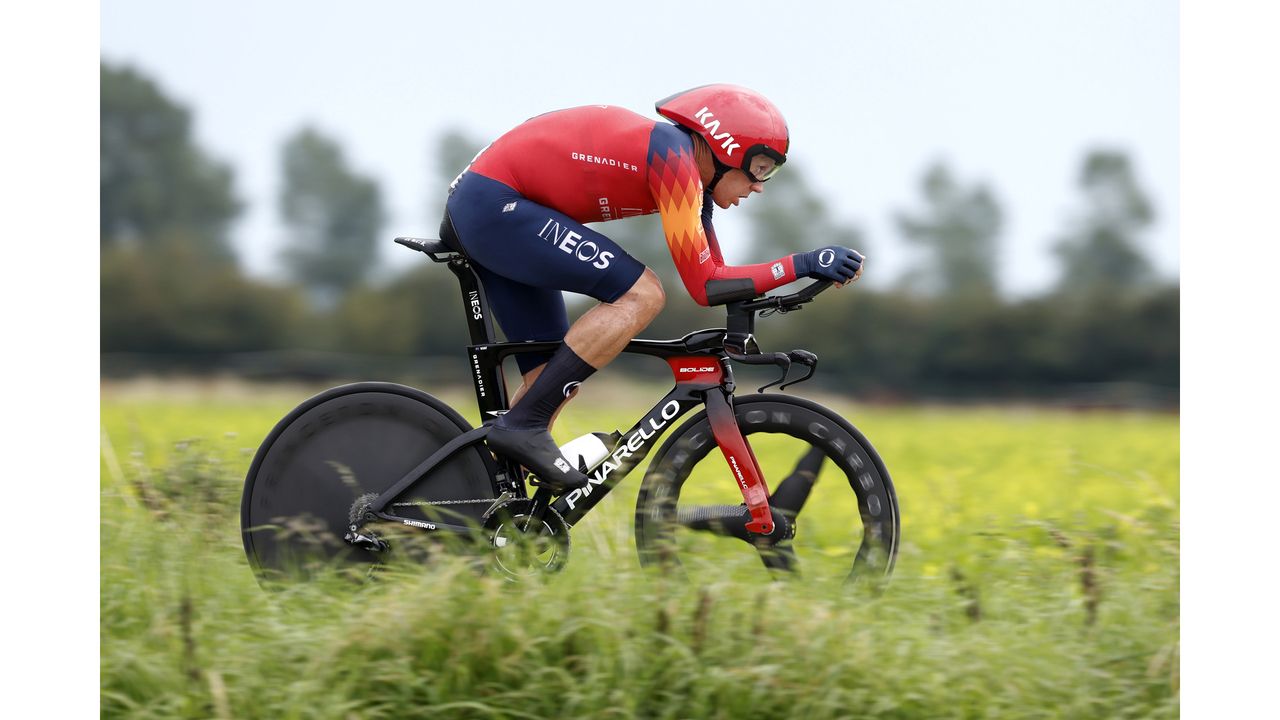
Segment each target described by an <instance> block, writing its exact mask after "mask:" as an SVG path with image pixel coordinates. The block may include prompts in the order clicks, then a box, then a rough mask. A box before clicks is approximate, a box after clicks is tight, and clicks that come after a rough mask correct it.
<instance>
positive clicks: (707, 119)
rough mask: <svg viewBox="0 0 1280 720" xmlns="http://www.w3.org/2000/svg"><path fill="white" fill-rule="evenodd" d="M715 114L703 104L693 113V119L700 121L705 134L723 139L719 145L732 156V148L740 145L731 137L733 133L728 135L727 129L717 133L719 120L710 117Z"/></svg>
mask: <svg viewBox="0 0 1280 720" xmlns="http://www.w3.org/2000/svg"><path fill="white" fill-rule="evenodd" d="M715 116H716V114H715V113H713V112H711V111H710V108H708V107H706V106H705V105H704V106H703V107H702V109H701V110H699V111H698V112H696V113H694V114H693V117H694V119H695V120H697V121H698V122H700V123H702V127H704V128H706V129H707V134H708V135H710V136H711V139H712V140H724V143H722V144H721V145H720V147H722V148H724V151H725V154H726V155H728V156H730V157H733V150H734V148H737V147H740V146H739V145H738V143H737V142H736V141H735V140H734V139H733V135H730V134H729V133H728V132H727V131H726V132H722V133H719V134H717V131H718V130H719V129H720V121H719V120H712V119H711V118H713V117H715Z"/></svg>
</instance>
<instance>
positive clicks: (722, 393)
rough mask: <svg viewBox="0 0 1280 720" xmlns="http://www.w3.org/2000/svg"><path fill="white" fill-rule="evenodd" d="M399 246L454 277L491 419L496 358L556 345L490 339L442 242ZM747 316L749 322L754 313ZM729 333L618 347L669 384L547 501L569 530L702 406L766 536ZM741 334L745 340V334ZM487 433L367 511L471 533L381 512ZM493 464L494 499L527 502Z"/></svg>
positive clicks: (499, 409) (501, 400) (768, 515)
mask: <svg viewBox="0 0 1280 720" xmlns="http://www.w3.org/2000/svg"><path fill="white" fill-rule="evenodd" d="M397 242H400V240H397ZM401 244H404V245H406V246H408V247H412V248H414V249H417V250H420V251H422V252H424V253H426V254H427V255H429V256H430V257H431V259H432V260H435V261H436V262H446V263H448V266H449V269H450V270H451V271H453V273H454V275H456V276H457V278H458V282H459V285H460V286H461V291H462V301H463V306H464V308H465V312H466V322H467V331H468V333H469V335H470V339H471V343H472V344H471V345H469V346H468V347H467V356H468V364H469V365H470V367H471V380H472V384H473V385H474V387H475V393H476V402H477V405H478V406H479V409H480V415H481V417H482V418H490V417H493V418H496V417H498V416H499V415H501V414H502V413H503V412H505V411H506V410H507V408H508V395H507V387H506V379H505V376H504V375H503V372H502V362H503V360H505V359H506V358H508V357H511V356H513V355H516V354H518V353H527V352H552V351H554V350H556V349H557V348H558V347H560V345H561V343H560V342H535V341H530V342H502V343H499V342H494V339H495V338H494V331H493V321H492V318H491V316H490V314H489V306H488V301H487V299H486V297H485V293H484V288H483V287H482V286H481V284H480V281H479V278H477V277H476V274H475V272H474V271H473V270H472V269H471V265H470V262H469V261H468V260H467V258H466V257H465V256H463V255H462V253H459V252H457V251H456V250H452V249H450V248H448V247H447V246H445V245H443V244H442V243H434V242H430V241H413V242H412V243H410V242H402V243H401ZM749 317H750V318H752V319H753V318H754V314H753V313H752V314H751V315H750V316H749ZM741 329H747V330H749V329H750V323H749V322H748V324H747V326H746V327H745V328H739V330H741ZM730 331H731V329H724V328H720V329H709V330H700V331H698V332H694V333H690V334H689V335H686V336H685V337H683V338H681V339H679V340H642V339H635V340H632V341H631V342H630V343H628V344H627V346H626V347H625V348H624V349H623V352H625V353H631V354H638V355H649V356H652V357H655V358H659V359H662V360H664V361H665V362H666V363H667V365H668V366H669V367H670V369H671V372H672V374H673V375H674V378H675V387H674V388H672V389H671V391H670V392H668V393H667V394H666V396H664V397H663V398H662V399H661V400H659V401H658V403H657V404H656V405H654V406H653V408H652V409H651V410H649V412H647V413H646V414H645V415H644V416H643V417H642V418H641V419H640V420H639V421H638V422H637V423H636V424H635V425H634V426H632V428H631V429H630V430H629V431H628V432H626V433H625V434H623V436H622V440H621V441H620V442H619V443H618V444H617V445H616V446H615V447H614V448H613V450H612V452H611V453H610V454H609V455H608V456H607V457H606V458H605V459H604V460H602V461H601V462H600V463H599V464H598V465H597V466H596V467H594V468H591V469H590V471H589V472H588V473H587V474H588V477H589V479H590V484H589V485H587V486H586V487H585V488H583V489H580V490H572V491H570V492H569V493H567V494H565V495H563V496H561V497H559V498H557V499H556V501H555V502H553V503H551V504H550V507H551V508H552V509H554V510H555V511H556V512H557V513H559V514H560V516H561V517H562V518H564V520H565V522H566V523H567V524H568V525H570V526H572V525H574V524H576V523H577V522H578V521H579V520H581V519H582V517H583V516H585V515H586V514H587V513H588V512H590V511H591V509H592V508H594V507H595V506H596V505H597V504H598V503H599V502H600V501H601V500H602V499H603V498H604V496H605V495H607V494H609V492H610V491H611V490H613V488H614V487H616V486H617V485H618V484H619V483H620V482H621V481H622V480H623V479H624V478H625V477H626V476H627V475H628V474H629V473H630V472H631V471H632V470H634V469H635V468H636V466H638V465H639V464H640V463H641V462H642V461H643V460H644V459H645V457H647V456H648V454H649V452H650V451H651V450H652V449H653V447H654V445H655V444H656V443H657V441H658V439H659V438H660V437H661V436H662V435H663V434H664V432H665V431H666V430H668V429H670V427H671V426H672V424H673V423H674V422H675V420H677V419H678V418H680V417H681V416H683V415H684V414H686V413H687V412H689V411H690V410H694V409H696V408H698V407H700V406H705V407H706V409H707V415H708V417H709V419H710V423H711V429H712V433H713V435H714V437H715V441H716V443H717V445H718V446H719V447H720V450H721V452H722V453H723V454H724V457H725V462H726V463H727V465H728V468H729V470H730V471H731V472H732V474H733V477H734V478H735V479H736V481H737V484H738V487H739V490H740V491H741V492H742V497H743V500H744V501H745V502H746V505H747V509H748V510H749V512H750V516H751V519H750V521H749V522H748V523H747V525H746V528H747V529H748V530H749V531H751V532H754V533H759V534H762V535H770V534H771V533H772V532H773V531H774V528H775V522H774V516H773V514H772V512H771V510H770V509H769V502H768V499H769V490H768V487H767V486H766V484H765V480H764V475H763V473H762V472H761V471H760V465H759V463H758V462H757V461H756V457H755V454H754V453H753V452H752V450H751V445H750V444H749V443H748V442H747V439H746V437H744V436H743V435H742V432H741V430H739V428H738V423H737V420H736V418H735V416H734V411H733V393H734V389H735V384H734V379H733V370H732V368H731V367H730V364H729V360H730V352H729V351H728V350H726V348H725V339H726V337H727V336H728V334H729V333H730ZM747 336H748V337H749V333H747ZM488 432H489V427H488V426H481V427H479V428H476V429H474V430H471V431H469V432H466V433H464V434H462V435H460V436H459V437H457V438H454V440H452V441H450V442H449V443H447V444H446V445H445V446H444V447H442V448H440V449H439V450H437V451H436V452H435V453H433V454H432V455H431V457H429V458H427V459H426V460H424V461H423V462H422V463H420V464H419V465H418V466H417V467H415V468H414V469H412V470H410V471H409V472H408V473H406V474H405V476H404V477H402V478H401V479H400V480H399V481H398V482H396V483H395V484H394V485H392V486H391V487H390V488H388V489H387V490H386V491H385V492H383V493H382V494H381V495H379V496H378V498H377V500H375V501H374V502H373V503H372V504H371V505H370V507H369V509H370V510H371V511H372V512H373V514H374V515H375V516H377V517H379V518H382V519H384V520H388V521H391V522H399V523H403V524H408V525H412V526H414V527H418V528H421V529H424V530H445V531H452V532H459V533H472V532H475V528H473V527H468V526H463V525H452V524H448V523H442V522H430V523H427V522H422V521H418V520H410V519H408V518H402V517H400V516H397V515H394V514H393V513H391V512H388V510H387V508H388V506H389V505H390V504H391V503H392V502H393V501H394V500H395V499H396V498H397V497H399V496H400V495H402V494H403V493H404V492H405V491H406V490H408V489H409V488H411V487H413V486H414V485H415V484H416V483H418V482H420V481H422V480H423V479H425V478H426V477H428V476H429V475H430V473H431V470H432V469H433V468H435V467H437V466H438V465H440V464H441V463H443V462H444V461H446V460H447V459H448V458H449V457H451V456H452V455H454V454H455V453H457V452H459V451H461V450H463V449H465V448H467V447H470V446H472V445H476V444H478V443H481V442H483V440H484V437H485V435H487V434H488ZM498 467H499V471H498V472H497V473H496V475H495V477H493V478H492V482H493V491H494V495H495V496H499V497H500V496H502V495H504V494H505V495H507V496H509V497H520V498H523V497H528V495H527V491H526V489H525V484H524V481H523V479H522V477H521V475H520V473H519V467H518V466H517V465H516V464H515V463H512V462H509V461H507V460H505V459H503V458H499V459H498Z"/></svg>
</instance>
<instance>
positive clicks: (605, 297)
mask: <svg viewBox="0 0 1280 720" xmlns="http://www.w3.org/2000/svg"><path fill="white" fill-rule="evenodd" d="M448 207H449V216H450V218H451V219H452V220H453V225H454V228H455V229H456V230H457V233H458V238H459V240H460V241H461V242H462V245H463V247H464V248H465V249H466V251H467V254H468V255H469V256H470V257H471V258H472V260H474V261H475V262H476V264H478V265H481V266H483V267H484V268H485V269H487V270H489V271H490V272H492V273H494V274H497V275H501V276H502V277H505V278H508V279H510V280H514V281H516V282H518V283H522V284H524V285H529V286H532V287H537V288H549V289H555V290H566V291H568V292H575V293H580V294H582V295H589V296H591V297H593V298H595V299H597V300H600V301H601V302H614V301H615V300H617V299H618V298H619V297H622V295H623V294H624V293H626V292H627V291H628V290H630V289H631V286H632V285H634V284H635V282H636V280H638V279H639V278H640V275H641V273H643V272H644V265H643V264H642V263H641V262H640V261H639V260H636V259H635V258H633V257H631V255H629V254H627V252H626V251H625V250H623V249H622V248H621V247H619V246H618V244H617V243H615V242H614V241H612V240H610V239H609V238H608V237H606V236H604V235H602V234H600V233H598V232H596V231H595V230H592V229H591V228H589V227H587V226H585V225H583V224H582V223H579V222H578V221H576V220H574V219H572V218H570V217H569V216H568V215H565V214H564V213H562V212H559V211H557V210H554V209H552V208H548V207H546V206H545V205H539V204H538V203H536V202H533V201H532V200H529V199H528V198H526V197H523V196H521V195H520V194H519V193H517V192H516V191H515V190H513V189H512V188H510V187H508V186H507V185H504V184H503V183H500V182H497V181H496V180H491V179H489V178H487V177H484V176H483V175H477V174H476V173H474V172H469V173H466V174H465V175H464V176H463V177H462V179H461V180H460V181H459V183H458V186H457V187H456V188H455V190H454V192H453V194H452V195H450V197H449V203H448Z"/></svg>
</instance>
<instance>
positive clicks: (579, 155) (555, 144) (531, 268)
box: [447, 105, 796, 372]
mask: <svg viewBox="0 0 1280 720" xmlns="http://www.w3.org/2000/svg"><path fill="white" fill-rule="evenodd" d="M712 208H713V205H712V202H711V197H710V194H709V193H704V191H703V187H702V180H701V177H700V175H699V173H698V168H697V165H696V163H695V162H694V159H693V139H692V138H691V137H690V136H689V135H688V134H687V133H686V132H685V131H684V130H682V129H681V128H679V127H678V126H676V125H672V124H670V123H668V122H665V121H654V120H650V119H648V118H646V117H644V116H642V115H638V114H636V113H633V112H631V111H629V110H624V109H622V108H616V107H611V106H608V105H588V106H585V107H578V108H570V109H568V110H558V111H555V112H549V113H546V114H543V115H539V116H537V117H534V118H532V119H530V120H528V121H526V122H524V123H523V124H521V125H519V126H517V127H516V128H514V129H513V130H511V131H510V132H508V133H506V134H505V135H503V136H502V137H500V138H498V139H497V140H496V141H494V142H493V143H492V144H491V145H489V147H487V148H485V149H484V150H482V151H481V152H480V154H479V155H478V156H476V158H475V160H473V161H472V163H471V165H470V166H469V167H468V168H467V169H466V170H464V171H463V173H462V174H461V175H460V176H459V177H458V179H457V180H455V181H454V183H453V185H452V187H451V188H450V194H449V200H448V204H447V221H449V222H451V223H452V226H453V229H454V230H455V231H456V233H457V239H458V241H459V242H461V244H462V245H463V247H464V249H465V250H466V252H467V254H468V255H469V256H470V257H471V259H472V260H473V264H474V265H475V266H476V267H477V272H478V273H479V275H480V279H481V282H482V283H483V284H484V288H485V292H486V295H487V296H488V299H489V303H490V306H491V307H492V308H493V311H494V313H495V315H496V316H497V318H498V322H499V324H501V326H502V329H503V331H504V332H505V333H506V335H507V339H508V340H512V341H521V340H560V339H563V338H564V335H565V333H566V332H567V331H568V328H569V323H568V315H567V313H566V311H565V306H564V300H563V298H562V297H561V295H560V291H562V290H566V291H569V292H576V293H581V294H584V295H590V296H591V297H594V298H596V299H597V300H600V301H602V302H613V301H615V300H617V299H618V298H619V297H621V296H622V295H623V294H624V293H626V291H627V290H629V289H631V286H632V285H633V284H635V282H636V280H637V279H638V278H639V277H640V274H641V273H642V272H643V271H644V266H643V265H642V264H641V263H640V262H639V261H638V260H636V259H635V258H633V257H631V256H630V255H629V254H627V253H626V251H624V250H623V249H622V248H621V247H619V246H618V245H617V244H616V243H614V242H613V241H612V240H610V239H609V238H607V237H605V236H604V235H602V234H600V233H599V232H596V231H595V230H592V229H591V228H588V227H586V226H585V225H584V224H583V223H594V222H602V221H608V220H616V219H618V218H623V217H632V216H635V215H646V214H649V213H654V212H657V213H660V214H661V216H662V230H663V233H664V234H665V235H666V239H667V248H668V249H669V250H670V251H671V258H672V260H674V261H675V265H676V269H677V270H679V272H680V278H681V279H682V280H683V281H684V285H685V288H686V289H687V290H688V291H689V294H690V295H691V296H692V297H693V299H694V300H695V301H697V302H698V303H699V304H701V305H707V304H708V301H707V282H708V281H717V280H719V281H726V280H727V281H734V280H736V281H737V283H738V284H745V283H746V282H747V281H749V282H751V284H752V285H753V286H754V290H755V293H757V294H759V293H764V292H766V291H768V290H771V289H773V288H775V287H778V286H780V285H784V284H786V283H789V282H791V281H793V280H795V279H796V276H795V268H794V266H793V264H792V259H791V257H790V256H787V257H784V258H780V259H778V260H775V261H772V262H768V263H761V264H758V265H740V266H731V265H725V264H724V259H723V258H722V257H721V254H720V247H719V244H718V243H717V242H716V236H715V231H714V230H713V229H712V227H711V211H712ZM517 360H518V363H519V365H520V369H521V371H522V372H528V370H530V369H532V368H534V367H537V366H538V365H539V364H541V363H542V362H545V360H546V358H545V357H534V356H530V355H529V354H527V353H522V354H521V355H519V356H517Z"/></svg>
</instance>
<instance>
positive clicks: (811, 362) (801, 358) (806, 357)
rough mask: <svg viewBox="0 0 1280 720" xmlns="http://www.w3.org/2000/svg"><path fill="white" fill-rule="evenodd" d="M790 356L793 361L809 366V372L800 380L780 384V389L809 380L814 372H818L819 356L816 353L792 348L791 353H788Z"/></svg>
mask: <svg viewBox="0 0 1280 720" xmlns="http://www.w3.org/2000/svg"><path fill="white" fill-rule="evenodd" d="M788 357H789V358H790V359H791V360H792V361H793V362H798V363H800V364H801V365H804V366H805V367H807V368H809V372H807V373H805V376H804V377H802V378H800V379H798V380H792V381H791V382H789V383H785V384H783V385H781V386H779V387H778V389H779V390H786V389H787V388H789V387H791V386H792V385H796V384H798V383H802V382H804V381H805V380H808V379H809V378H811V377H813V374H814V373H816V372H818V356H817V355H814V354H813V353H811V352H809V351H808V350H792V351H791V352H790V353H788Z"/></svg>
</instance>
